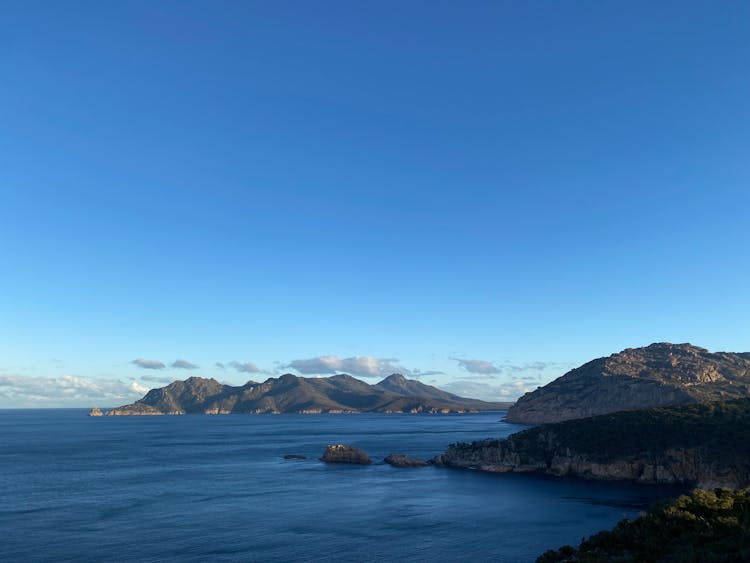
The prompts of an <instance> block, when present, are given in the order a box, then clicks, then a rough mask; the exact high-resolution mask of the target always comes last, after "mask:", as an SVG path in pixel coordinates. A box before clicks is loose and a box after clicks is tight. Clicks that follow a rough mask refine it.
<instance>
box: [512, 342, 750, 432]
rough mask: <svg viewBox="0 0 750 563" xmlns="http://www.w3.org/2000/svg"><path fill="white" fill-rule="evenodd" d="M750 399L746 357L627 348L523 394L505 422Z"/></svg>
mask: <svg viewBox="0 0 750 563" xmlns="http://www.w3.org/2000/svg"><path fill="white" fill-rule="evenodd" d="M748 396H750V353H730V352H716V353H711V352H709V351H708V350H705V349H704V348H699V347H697V346H692V345H691V344H670V343H666V342H662V343H657V344H651V345H650V346H646V347H644V348H628V349H626V350H623V351H622V352H619V353H617V354H613V355H611V356H609V357H606V358H598V359H596V360H593V361H591V362H588V363H587V364H584V365H582V366H581V367H578V368H576V369H574V370H571V371H569V372H568V373H566V374H565V375H563V376H562V377H560V378H558V379H556V380H555V381H553V382H551V383H549V384H547V385H545V386H544V387H540V388H538V389H537V390H536V391H532V392H530V393H526V394H525V395H524V396H523V397H521V398H520V399H519V400H518V401H517V402H516V404H515V405H513V406H512V407H510V409H509V410H508V414H507V417H506V420H507V421H508V422H514V423H518V424H543V423H547V422H560V421H563V420H570V419H574V418H583V417H587V416H594V415H599V414H606V413H610V412H617V411H623V410H634V409H643V408H649V407H659V406H669V405H679V404H687V403H696V402H709V401H720V400H728V399H733V398H740V397H748Z"/></svg>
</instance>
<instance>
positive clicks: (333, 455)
mask: <svg viewBox="0 0 750 563" xmlns="http://www.w3.org/2000/svg"><path fill="white" fill-rule="evenodd" d="M320 461H325V462H326V463H356V464H360V465H369V464H370V463H372V460H371V459H370V457H369V456H368V455H367V454H366V453H365V452H363V451H362V450H358V449H357V448H355V447H353V446H348V445H345V444H332V445H330V446H327V447H326V451H324V452H323V457H321V458H320Z"/></svg>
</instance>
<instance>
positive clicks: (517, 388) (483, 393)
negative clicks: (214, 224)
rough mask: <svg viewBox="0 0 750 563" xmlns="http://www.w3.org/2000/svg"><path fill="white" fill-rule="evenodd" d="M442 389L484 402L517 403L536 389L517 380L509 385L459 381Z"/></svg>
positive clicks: (452, 382) (468, 380)
mask: <svg viewBox="0 0 750 563" xmlns="http://www.w3.org/2000/svg"><path fill="white" fill-rule="evenodd" d="M441 388H442V389H445V390H446V391H448V392H450V393H454V394H456V395H459V396H461V397H470V398H472V399H481V400H483V401H499V402H503V401H515V400H516V399H517V398H518V397H520V396H521V395H523V394H524V393H528V392H529V391H533V390H534V389H536V385H530V384H529V382H528V381H525V380H522V379H516V380H514V381H509V382H508V383H483V382H481V381H477V380H476V379H459V380H457V381H451V382H450V383H447V384H445V385H442V386H441Z"/></svg>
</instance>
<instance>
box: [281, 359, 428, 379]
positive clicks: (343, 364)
mask: <svg viewBox="0 0 750 563" xmlns="http://www.w3.org/2000/svg"><path fill="white" fill-rule="evenodd" d="M397 362H398V359H397V358H374V357H372V356H352V357H351V358H342V357H341V356H317V357H315V358H308V359H304V360H294V361H292V362H289V364H287V365H286V366H283V367H287V368H292V369H294V370H297V371H298V372H300V373H301V374H303V375H332V374H336V373H348V374H349V375H354V376H357V377H387V376H389V375H391V374H392V373H401V374H403V375H406V376H408V377H422V376H425V375H434V374H435V373H436V372H422V371H419V370H414V371H412V370H409V369H407V368H405V367H403V366H401V365H398V364H397Z"/></svg>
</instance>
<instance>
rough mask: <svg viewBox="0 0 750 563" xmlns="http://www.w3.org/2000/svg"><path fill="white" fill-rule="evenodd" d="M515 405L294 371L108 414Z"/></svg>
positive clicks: (152, 397) (173, 389)
mask: <svg viewBox="0 0 750 563" xmlns="http://www.w3.org/2000/svg"><path fill="white" fill-rule="evenodd" d="M508 406H510V403H489V402H485V401H478V400H475V399H467V398H465V397H459V396H458V395H453V394H451V393H448V392H446V391H442V390H440V389H438V388H436V387H432V386H430V385H425V384H423V383H420V382H419V381H413V380H409V379H406V378H405V377H404V376H402V375H399V374H394V375H391V376H389V377H387V378H386V379H384V380H383V381H381V382H380V383H378V384H376V385H369V384H367V383H365V382H364V381H360V380H359V379H356V378H354V377H351V376H350V375H334V376H332V377H321V378H306V377H297V376H295V375H292V374H289V373H288V374H286V375H282V376H281V377H278V378H270V379H267V380H266V381H264V382H263V383H256V382H254V381H249V382H248V383H246V384H245V385H242V386H232V385H223V384H221V383H219V382H218V381H216V380H215V379H204V378H201V377H191V378H189V379H187V380H185V381H175V382H173V383H170V384H169V385H167V386H166V387H162V388H160V389H152V390H151V391H149V392H148V393H147V394H146V396H145V397H143V399H141V400H139V401H136V402H135V403H133V404H130V405H125V406H122V407H117V408H115V409H112V410H110V411H109V412H108V413H107V415H108V416H123V415H149V414H229V413H245V414H261V413H304V414H316V413H355V412H383V413H433V414H434V413H441V414H448V413H458V412H469V411H481V410H505V409H507V408H508Z"/></svg>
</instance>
